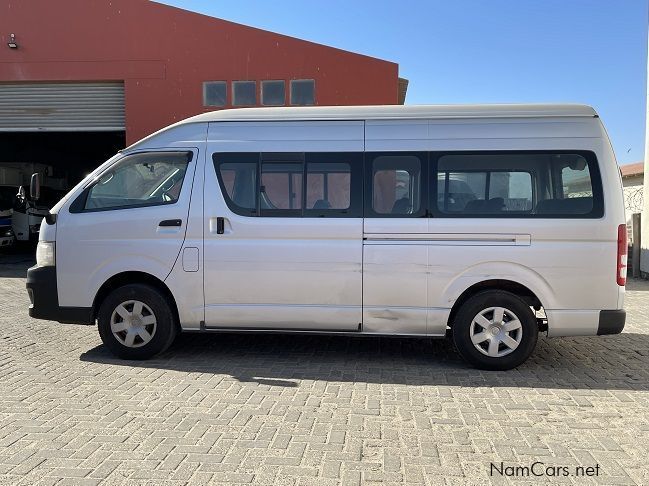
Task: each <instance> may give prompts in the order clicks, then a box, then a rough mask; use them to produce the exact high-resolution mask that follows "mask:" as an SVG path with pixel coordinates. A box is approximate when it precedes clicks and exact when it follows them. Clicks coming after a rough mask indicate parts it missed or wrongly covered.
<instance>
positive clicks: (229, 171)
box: [218, 154, 259, 215]
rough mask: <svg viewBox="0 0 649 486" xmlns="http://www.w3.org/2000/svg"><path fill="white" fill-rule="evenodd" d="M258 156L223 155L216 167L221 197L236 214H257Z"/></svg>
mask: <svg viewBox="0 0 649 486" xmlns="http://www.w3.org/2000/svg"><path fill="white" fill-rule="evenodd" d="M258 160H259V154H227V156H226V154H224V161H223V163H221V164H220V165H219V167H218V174H219V181H220V182H221V190H222V191H223V196H224V197H225V198H226V199H227V200H228V202H229V204H230V205H231V206H232V207H233V210H234V211H235V212H237V213H238V214H246V215H256V214H257V179H258V169H257V161H258Z"/></svg>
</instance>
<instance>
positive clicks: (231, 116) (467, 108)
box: [180, 104, 597, 123]
mask: <svg viewBox="0 0 649 486" xmlns="http://www.w3.org/2000/svg"><path fill="white" fill-rule="evenodd" d="M595 116H597V112H596V111H595V110H594V109H593V108H592V107H590V106H587V105H579V104H490V105H380V106H309V107H277V108H270V107H264V108H238V109H230V110H218V111H212V112H209V113H203V114H200V115H196V116H193V117H191V118H187V119H186V120H183V121H182V122H180V123H196V122H216V121H265V120H391V119H400V118H422V119H435V118H438V119H445V118H535V117H595Z"/></svg>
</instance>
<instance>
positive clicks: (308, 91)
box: [291, 79, 315, 106]
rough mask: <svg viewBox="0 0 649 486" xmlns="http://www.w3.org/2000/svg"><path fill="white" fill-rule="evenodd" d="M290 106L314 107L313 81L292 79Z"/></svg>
mask: <svg viewBox="0 0 649 486" xmlns="http://www.w3.org/2000/svg"><path fill="white" fill-rule="evenodd" d="M291 104H292V105H301V106H306V105H315V81H314V80H313V79H294V80H292V81H291Z"/></svg>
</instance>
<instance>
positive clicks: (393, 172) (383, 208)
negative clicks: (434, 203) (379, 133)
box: [366, 153, 426, 218]
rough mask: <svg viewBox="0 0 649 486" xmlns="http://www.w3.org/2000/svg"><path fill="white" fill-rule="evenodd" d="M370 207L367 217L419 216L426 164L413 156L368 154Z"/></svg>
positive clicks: (421, 209)
mask: <svg viewBox="0 0 649 486" xmlns="http://www.w3.org/2000/svg"><path fill="white" fill-rule="evenodd" d="M368 158H369V160H370V162H369V165H368V167H370V170H369V171H368V172H369V173H368V174H367V176H368V177H367V180H368V185H369V191H368V192H369V197H370V201H368V202H369V204H367V205H366V206H369V208H367V209H368V210H367V211H366V216H373V217H401V218H403V217H419V216H423V214H422V213H423V212H424V211H425V208H424V205H423V204H422V199H423V198H422V180H423V177H422V173H423V171H424V168H425V165H426V161H425V160H423V157H422V156H418V155H414V154H408V153H404V154H378V155H377V154H368Z"/></svg>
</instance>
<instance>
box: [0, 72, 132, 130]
mask: <svg viewBox="0 0 649 486" xmlns="http://www.w3.org/2000/svg"><path fill="white" fill-rule="evenodd" d="M124 129H125V121H124V83H0V131H4V132H11V131H41V130H47V131H88V132H90V131H113V130H124Z"/></svg>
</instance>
